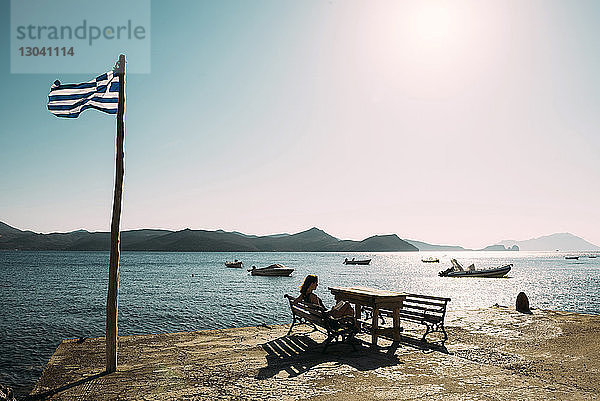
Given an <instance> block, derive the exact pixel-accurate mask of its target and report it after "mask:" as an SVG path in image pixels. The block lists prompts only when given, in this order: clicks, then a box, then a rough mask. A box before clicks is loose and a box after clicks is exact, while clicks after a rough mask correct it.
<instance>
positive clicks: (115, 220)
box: [106, 54, 125, 373]
mask: <svg viewBox="0 0 600 401" xmlns="http://www.w3.org/2000/svg"><path fill="white" fill-rule="evenodd" d="M116 74H117V76H118V77H119V103H118V106H117V157H116V169H115V193H114V200H113V211H112V224H111V226H110V265H109V271H108V297H107V299H106V372H107V373H112V372H114V371H116V370H117V311H118V306H119V253H120V252H119V251H120V244H119V242H120V236H121V234H120V229H119V227H120V224H121V204H122V197H123V174H124V172H125V166H124V157H125V151H124V150H123V142H124V140H125V124H124V121H123V120H124V116H125V55H123V54H121V55H120V56H119V61H118V63H117V71H116Z"/></svg>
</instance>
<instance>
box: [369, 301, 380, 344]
mask: <svg viewBox="0 0 600 401" xmlns="http://www.w3.org/2000/svg"><path fill="white" fill-rule="evenodd" d="M372 329H373V332H372V333H371V345H373V346H376V345H377V336H378V334H379V308H378V307H376V306H375V307H374V308H373V326H372Z"/></svg>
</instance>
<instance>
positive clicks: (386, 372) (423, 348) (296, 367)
mask: <svg viewBox="0 0 600 401" xmlns="http://www.w3.org/2000/svg"><path fill="white" fill-rule="evenodd" d="M446 319H447V331H448V334H449V339H448V341H447V342H446V344H445V345H446V346H445V347H441V346H437V345H434V344H430V345H423V344H421V343H420V342H419V341H416V340H413V339H412V338H418V337H419V333H422V332H423V331H424V328H418V327H407V330H406V331H405V334H406V336H403V341H402V343H401V344H400V346H399V347H398V348H397V349H389V348H385V346H386V345H389V344H390V343H389V342H388V343H386V342H385V341H382V344H381V345H382V346H383V347H382V348H381V349H376V350H373V349H370V348H369V347H368V346H366V345H363V346H361V347H359V349H358V351H352V348H351V347H349V346H348V345H345V344H336V345H333V346H331V347H329V348H328V349H327V353H325V354H323V353H321V349H322V347H321V346H320V344H319V343H320V342H321V341H322V340H323V339H324V336H323V335H321V334H320V333H314V332H313V333H309V332H310V330H309V329H308V328H306V327H302V326H300V327H299V328H298V329H296V328H294V332H293V333H292V334H293V335H292V336H289V337H286V336H285V334H286V332H287V329H288V327H289V326H285V325H282V326H259V327H247V328H237V329H227V330H210V331H199V332H192V333H173V334H156V335H144V336H127V337H119V366H118V369H117V372H115V373H111V374H108V375H105V374H103V373H102V371H103V370H104V363H105V362H104V357H105V355H104V338H94V339H86V340H85V341H83V342H78V341H77V340H65V341H63V342H62V343H61V344H60V346H59V347H58V349H57V350H56V352H55V353H54V355H53V356H52V357H51V359H50V361H49V362H48V365H47V366H46V368H45V370H44V372H43V373H42V376H41V377H40V379H39V381H38V383H37V384H36V386H35V388H34V389H33V391H32V393H31V396H30V397H31V398H32V399H51V400H116V399H122V400H261V401H264V400H306V399H310V400H340V401H348V400H351V399H358V400H361V401H366V400H415V399H419V400H422V399H425V400H428V399H431V400H434V399H435V400H441V399H443V400H467V399H468V400H479V399H481V400H484V399H485V400H488V399H489V400H515V399H523V400H525V399H527V400H544V401H546V400H595V399H598V397H599V395H598V394H600V381H599V380H598V377H600V316H598V315H582V314H575V313H565V312H555V311H540V310H533V314H531V315H527V314H521V313H518V312H515V311H511V310H509V309H508V308H502V307H497V308H488V309H480V310H464V311H453V312H449V314H448V316H447V318H446ZM363 338H364V339H365V340H368V337H366V336H365V337H363Z"/></svg>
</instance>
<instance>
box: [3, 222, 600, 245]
mask: <svg viewBox="0 0 600 401" xmlns="http://www.w3.org/2000/svg"><path fill="white" fill-rule="evenodd" d="M561 235H563V234H554V235H553V236H548V237H551V239H552V242H551V244H552V249H551V250H555V249H560V250H579V249H580V248H581V246H584V247H587V248H585V249H583V250H599V249H600V247H597V246H596V245H593V244H591V243H589V242H586V241H585V240H583V239H581V238H579V237H576V236H574V235H572V234H568V235H569V237H568V239H569V241H570V242H563V243H562V245H561V246H558V245H557V242H556V238H555V237H554V236H561ZM541 238H545V237H541ZM531 241H537V242H536V243H537V244H539V243H540V238H538V239H534V240H531ZM581 241H583V242H581ZM542 242H543V241H542ZM522 244H529V243H528V242H527V241H502V242H501V243H500V244H495V245H490V246H487V247H485V248H483V249H478V250H479V251H518V250H519V249H521V250H546V249H529V248H523V246H522ZM567 244H574V245H577V246H578V247H579V248H574V249H569V248H568V246H566V245H567ZM582 244H583V245H582ZM586 244H587V245H586ZM574 245H573V246H574ZM121 249H122V250H124V251H165V252H418V251H472V250H473V249H466V248H463V247H461V246H455V245H435V244H428V243H426V242H422V241H415V240H409V239H401V238H400V237H399V236H398V235H396V234H388V235H374V236H371V237H368V238H366V239H364V240H362V241H353V240H341V239H338V238H336V237H334V236H332V235H329V234H327V233H326V232H325V231H323V230H320V229H318V228H316V227H313V228H311V229H309V230H306V231H302V232H299V233H296V234H273V235H265V236H257V235H248V234H244V233H240V232H237V231H232V232H227V231H223V230H216V231H207V230H190V229H185V230H179V231H171V230H155V229H142V230H128V231H122V232H121ZM0 250H27V251H108V250H110V233H109V232H89V231H86V230H77V231H71V232H67V233H50V234H41V233H35V232H33V231H22V230H19V229H17V228H14V227H11V226H9V225H8V224H5V223H2V222H0Z"/></svg>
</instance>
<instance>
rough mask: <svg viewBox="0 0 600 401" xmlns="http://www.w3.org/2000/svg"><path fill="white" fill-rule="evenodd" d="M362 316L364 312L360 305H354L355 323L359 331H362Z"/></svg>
mask: <svg viewBox="0 0 600 401" xmlns="http://www.w3.org/2000/svg"><path fill="white" fill-rule="evenodd" d="M361 314H362V310H361V307H360V305H358V304H354V317H355V319H354V321H355V324H356V328H357V329H358V330H360V317H361Z"/></svg>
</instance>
